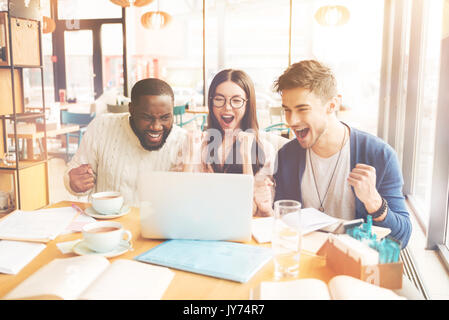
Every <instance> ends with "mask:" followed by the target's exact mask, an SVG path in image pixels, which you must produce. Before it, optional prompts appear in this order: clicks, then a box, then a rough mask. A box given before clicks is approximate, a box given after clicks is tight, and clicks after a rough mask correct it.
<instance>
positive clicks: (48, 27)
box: [42, 16, 56, 33]
mask: <svg viewBox="0 0 449 320" xmlns="http://www.w3.org/2000/svg"><path fill="white" fill-rule="evenodd" d="M55 29H56V23H55V20H53V19H52V18H49V17H46V16H43V17H42V33H52V32H53V31H55Z"/></svg>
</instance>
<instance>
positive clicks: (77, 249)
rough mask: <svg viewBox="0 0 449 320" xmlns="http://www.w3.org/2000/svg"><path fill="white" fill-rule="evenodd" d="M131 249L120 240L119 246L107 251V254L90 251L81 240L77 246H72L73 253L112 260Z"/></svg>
mask: <svg viewBox="0 0 449 320" xmlns="http://www.w3.org/2000/svg"><path fill="white" fill-rule="evenodd" d="M130 248H131V244H130V243H129V242H128V241H125V240H122V241H121V242H120V244H119V245H118V246H117V248H115V249H113V250H111V251H109V252H96V251H93V250H90V249H89V248H88V247H87V246H86V243H85V242H84V240H81V241H80V242H78V243H77V244H75V245H74V246H73V249H72V250H73V252H74V253H76V254H78V255H80V256H85V255H94V256H103V257H106V258H112V257H116V256H119V255H121V254H124V253H125V252H127V251H128V250H129V249H130Z"/></svg>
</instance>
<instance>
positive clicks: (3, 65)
mask: <svg viewBox="0 0 449 320" xmlns="http://www.w3.org/2000/svg"><path fill="white" fill-rule="evenodd" d="M3 63H4V61H1V62H0V69H9V68H11V67H12V68H13V69H43V68H44V67H43V66H27V65H16V64H15V65H12V66H11V65H9V64H3ZM6 63H7V62H6Z"/></svg>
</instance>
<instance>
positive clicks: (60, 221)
mask: <svg viewBox="0 0 449 320" xmlns="http://www.w3.org/2000/svg"><path fill="white" fill-rule="evenodd" d="M77 214H78V212H77V211H76V210H75V209H73V208H71V207H64V208H53V209H42V210H37V211H21V210H17V211H14V212H13V213H10V214H9V215H7V216H6V217H5V218H3V219H2V220H0V239H4V240H19V241H36V242H48V241H50V240H53V239H55V238H56V237H57V236H58V235H59V234H61V233H62V232H63V231H64V230H65V229H66V228H67V227H68V226H69V225H70V223H71V222H72V220H73V219H74V218H75V216H76V215H77Z"/></svg>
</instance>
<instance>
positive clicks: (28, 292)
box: [4, 256, 174, 300]
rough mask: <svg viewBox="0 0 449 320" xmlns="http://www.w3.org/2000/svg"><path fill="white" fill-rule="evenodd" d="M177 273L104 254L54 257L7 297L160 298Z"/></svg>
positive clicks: (73, 298)
mask: <svg viewBox="0 0 449 320" xmlns="http://www.w3.org/2000/svg"><path fill="white" fill-rule="evenodd" d="M173 277H174V272H173V271H171V270H169V269H168V268H164V267H160V266H152V265H148V264H145V263H140V262H137V261H133V260H125V259H118V260H115V261H114V262H112V263H110V262H109V261H108V259H106V258H105V257H102V256H78V257H72V258H65V259H54V260H52V261H51V262H50V263H48V264H47V265H45V266H43V267H42V268H40V269H39V270H37V271H36V272H35V273H34V274H32V275H31V276H29V277H28V278H27V279H25V280H24V281H23V282H22V283H20V284H19V285H18V286H17V287H16V288H14V289H13V290H12V291H11V292H9V293H8V294H7V295H6V296H5V297H4V299H63V300H158V299H161V298H162V295H163V294H164V292H165V290H166V289H167V287H168V286H169V284H170V282H171V280H172V279H173Z"/></svg>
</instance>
